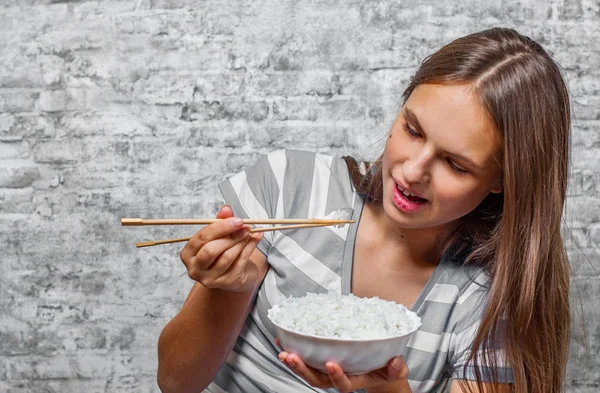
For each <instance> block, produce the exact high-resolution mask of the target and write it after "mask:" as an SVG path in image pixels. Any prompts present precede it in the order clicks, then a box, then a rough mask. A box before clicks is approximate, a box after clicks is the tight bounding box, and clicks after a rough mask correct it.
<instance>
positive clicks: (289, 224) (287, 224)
mask: <svg viewBox="0 0 600 393" xmlns="http://www.w3.org/2000/svg"><path fill="white" fill-rule="evenodd" d="M221 220H222V219H220V218H211V219H143V218H122V219H121V225H123V226H144V225H210V224H213V223H215V222H218V221H221ZM243 222H244V224H245V225H255V224H264V225H280V226H274V227H260V228H252V229H251V230H250V233H256V232H269V231H283V230H286V229H298V228H314V227H323V226H331V225H340V224H351V223H353V222H354V220H329V219H318V218H308V219H295V218H284V219H266V220H259V219H247V220H243ZM188 240H190V238H189V237H180V238H177V239H165V240H151V241H146V242H138V243H135V246H136V247H138V248H140V247H150V246H158V245H160V244H169V243H179V242H187V241H188Z"/></svg>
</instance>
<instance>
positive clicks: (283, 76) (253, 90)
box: [243, 71, 342, 97]
mask: <svg viewBox="0 0 600 393" xmlns="http://www.w3.org/2000/svg"><path fill="white" fill-rule="evenodd" d="M340 79H341V78H340V75H339V74H337V73H333V72H330V71H314V72H306V73H304V72H302V73H297V72H294V73H289V72H255V73H254V72H253V73H250V74H249V75H247V76H246V77H245V81H244V85H243V86H244V91H245V92H246V94H248V95H251V96H267V97H268V96H301V95H317V96H325V97H331V96H333V95H336V94H340V93H341V91H340V90H341V88H342V83H340Z"/></svg>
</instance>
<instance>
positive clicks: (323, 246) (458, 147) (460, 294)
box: [158, 28, 570, 393]
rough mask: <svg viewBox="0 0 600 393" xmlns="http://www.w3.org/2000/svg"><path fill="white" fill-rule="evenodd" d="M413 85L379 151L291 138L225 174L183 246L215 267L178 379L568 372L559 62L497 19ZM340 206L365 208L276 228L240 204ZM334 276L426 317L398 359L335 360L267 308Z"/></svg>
mask: <svg viewBox="0 0 600 393" xmlns="http://www.w3.org/2000/svg"><path fill="white" fill-rule="evenodd" d="M403 99H404V100H403V106H402V109H401V111H400V113H399V115H398V117H397V119H396V120H395V122H394V124H393V125H392V127H391V130H390V133H389V136H388V139H387V142H386V145H385V149H384V151H383V154H382V155H381V156H380V157H379V159H377V160H376V161H375V162H374V163H372V164H371V165H364V164H358V163H357V162H356V161H355V160H353V159H352V158H349V157H344V159H338V158H333V157H330V156H325V155H321V154H313V153H308V152H302V151H294V150H287V151H277V152H273V153H270V154H268V155H267V156H265V157H263V158H262V159H261V160H259V161H258V163H256V164H255V165H254V166H252V167H251V168H249V169H248V170H246V171H244V172H242V173H239V174H237V175H235V176H233V177H232V178H230V179H229V180H227V181H225V182H223V183H222V184H221V185H220V188H221V191H222V193H223V195H224V197H225V199H226V201H227V202H228V203H229V205H226V206H224V207H223V208H222V209H221V210H220V211H219V213H218V214H217V217H219V218H223V219H224V220H221V221H219V222H217V223H215V224H213V225H209V226H207V227H205V228H203V229H202V230H200V231H199V232H198V233H197V234H195V235H194V237H193V238H192V239H191V240H190V241H189V242H188V244H187V245H186V246H185V247H184V249H183V250H182V252H181V259H182V261H183V263H184V264H185V266H186V268H187V271H188V274H189V276H190V277H191V278H192V279H193V280H195V281H197V282H196V283H195V284H194V287H193V288H192V290H191V292H190V294H189V296H188V298H187V299H186V301H185V303H184V305H183V307H182V309H181V311H180V312H179V314H177V315H176V316H175V318H173V320H172V321H171V322H169V323H168V324H167V326H166V327H165V328H164V330H163V332H162V334H161V336H160V339H159V345H158V350H159V368H158V383H159V386H160V388H161V389H162V390H163V392H164V393H172V392H199V391H202V390H203V389H206V390H205V391H207V392H219V393H220V392H230V393H239V392H311V391H322V390H319V388H325V389H327V388H334V389H337V390H339V391H342V392H349V391H353V390H357V389H363V388H364V389H366V391H367V392H369V393H378V392H413V393H417V392H441V391H450V392H451V393H459V392H508V391H516V392H535V393H537V392H540V393H546V392H548V393H549V392H560V391H562V390H563V382H564V375H565V366H566V362H567V350H568V341H569V301H568V293H569V277H568V272H569V268H568V261H567V257H566V253H565V248H564V245H563V241H562V239H561V234H560V223H561V216H562V210H563V205H564V202H565V195H566V184H567V172H568V152H569V130H570V109H569V98H568V94H567V89H566V87H565V83H564V81H563V79H562V77H561V73H560V71H559V68H558V67H557V65H556V64H555V63H554V62H553V61H552V59H551V58H550V57H549V55H548V54H547V53H546V52H545V51H544V49H542V47H541V46H540V45H538V44H537V43H536V42H534V41H532V40H531V39H529V38H527V37H524V36H522V35H520V34H518V33H517V32H516V31H514V30H510V29H500V28H495V29H491V30H487V31H483V32H479V33H475V34H471V35H468V36H466V37H463V38H459V39H457V40H455V41H453V42H451V43H449V44H448V45H446V46H444V47H443V48H441V49H440V50H439V51H437V52H436V53H434V54H433V55H431V56H430V57H428V58H427V59H425V61H424V62H423V63H422V65H421V67H420V68H419V70H418V71H417V73H416V74H415V76H414V77H413V79H412V81H411V82H410V84H409V86H408V88H407V89H406V91H405V93H404V97H403ZM338 208H351V209H353V210H352V211H353V215H352V218H353V219H355V220H356V222H355V223H354V224H352V225H348V226H345V227H343V228H334V227H322V228H311V229H298V230H289V231H283V232H270V233H269V234H266V235H264V236H261V235H258V234H252V235H250V234H249V233H248V229H249V228H247V227H245V226H244V225H243V224H242V223H241V219H240V218H239V217H248V218H265V217H270V218H286V217H290V218H291V217H319V216H324V215H326V214H328V213H330V212H331V211H333V210H336V209H338ZM234 214H235V217H234ZM325 291H337V292H339V293H343V294H347V293H350V292H351V293H354V294H355V295H357V296H362V297H373V296H378V297H380V298H382V299H386V300H393V301H396V302H397V303H401V304H404V305H405V306H407V307H409V308H411V309H412V310H413V311H415V312H417V313H418V314H419V316H420V317H421V319H422V322H423V324H422V326H421V328H420V329H419V331H417V332H416V333H414V334H413V335H411V338H410V341H409V343H408V345H407V348H406V350H405V352H404V353H403V358H394V359H390V362H389V363H388V365H387V366H386V367H384V368H382V369H381V370H376V371H374V372H371V373H369V374H366V375H358V376H347V375H345V374H344V371H343V370H342V369H341V368H340V367H339V366H338V365H337V364H335V363H333V362H329V363H328V364H327V368H328V373H327V374H323V373H320V372H317V371H316V370H314V369H310V368H309V367H307V366H306V365H305V364H304V363H303V361H302V359H301V358H300V357H299V356H297V355H296V354H293V353H287V352H285V351H282V350H281V348H279V347H278V346H277V341H276V337H275V330H274V328H273V326H272V325H271V323H270V322H269V320H268V318H267V317H266V313H267V310H268V309H269V308H270V307H271V305H273V304H274V303H277V302H278V301H280V300H281V299H282V298H283V297H286V296H296V297H297V296H302V295H304V294H305V293H307V292H325Z"/></svg>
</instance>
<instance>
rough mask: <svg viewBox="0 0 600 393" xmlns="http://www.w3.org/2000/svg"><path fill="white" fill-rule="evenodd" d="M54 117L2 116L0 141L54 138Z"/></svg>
mask: <svg viewBox="0 0 600 393" xmlns="http://www.w3.org/2000/svg"><path fill="white" fill-rule="evenodd" d="M55 121H56V119H55V118H54V117H52V116H40V115H39V114H38V115H13V114H0V140H5V141H12V140H21V139H23V138H36V139H48V138H51V137H52V136H54V133H55Z"/></svg>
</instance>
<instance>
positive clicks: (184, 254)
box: [180, 217, 244, 263]
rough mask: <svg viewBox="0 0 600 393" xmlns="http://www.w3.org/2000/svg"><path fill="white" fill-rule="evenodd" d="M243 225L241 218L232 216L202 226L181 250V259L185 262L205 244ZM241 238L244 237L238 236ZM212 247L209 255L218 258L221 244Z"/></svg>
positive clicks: (237, 229)
mask: <svg viewBox="0 0 600 393" xmlns="http://www.w3.org/2000/svg"><path fill="white" fill-rule="evenodd" d="M243 226H244V223H243V221H242V219H241V218H239V217H230V218H227V219H224V220H222V221H218V222H215V223H214V224H210V225H208V226H206V227H204V228H202V229H201V230H200V231H198V232H197V233H196V234H195V235H194V236H192V237H191V239H190V240H189V241H188V242H187V244H186V245H185V247H184V248H183V250H181V254H180V257H181V260H182V261H183V262H184V263H185V262H186V260H189V259H191V258H193V257H194V256H195V255H196V254H197V253H198V251H199V250H200V249H201V248H202V247H203V246H204V245H205V244H207V243H209V242H211V241H213V240H216V239H221V238H224V237H225V236H228V235H231V234H233V233H235V232H237V231H239V230H240V229H242V227H243ZM240 240H242V239H241V238H238V241H240ZM221 246H222V245H221ZM212 247H215V249H213V250H210V253H209V255H208V256H212V257H214V258H216V257H218V256H219V255H220V254H219V253H217V251H218V249H220V248H222V247H219V245H214V246H212ZM213 261H214V259H213V260H211V261H210V262H211V263H212V262H213Z"/></svg>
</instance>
